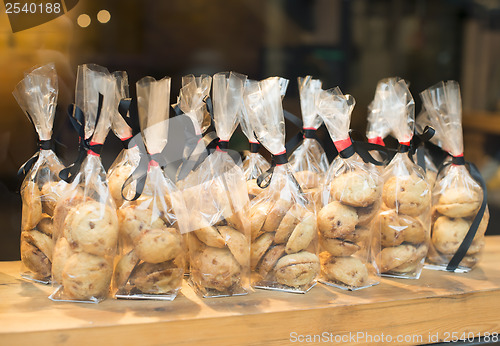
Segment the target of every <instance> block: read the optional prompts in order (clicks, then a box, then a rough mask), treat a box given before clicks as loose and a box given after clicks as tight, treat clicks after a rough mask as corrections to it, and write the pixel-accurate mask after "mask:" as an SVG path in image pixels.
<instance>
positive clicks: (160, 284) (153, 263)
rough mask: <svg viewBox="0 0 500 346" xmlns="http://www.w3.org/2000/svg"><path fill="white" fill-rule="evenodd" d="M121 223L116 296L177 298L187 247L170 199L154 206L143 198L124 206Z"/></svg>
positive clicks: (150, 199) (120, 213)
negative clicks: (174, 296) (164, 296)
mask: <svg viewBox="0 0 500 346" xmlns="http://www.w3.org/2000/svg"><path fill="white" fill-rule="evenodd" d="M163 202H165V203H163ZM118 219H119V243H120V247H121V257H119V260H118V262H117V265H116V268H115V273H114V280H113V288H114V289H113V290H114V291H115V292H116V295H125V296H127V295H141V294H146V295H165V294H174V295H175V293H176V292H177V291H178V290H179V289H180V288H181V283H182V277H183V275H184V256H185V245H184V237H183V236H182V235H181V233H180V231H179V228H178V225H177V222H176V221H177V219H176V217H175V214H174V213H173V211H172V206H171V203H169V199H168V198H166V199H165V200H164V201H162V202H161V203H159V202H158V203H156V204H155V202H154V199H153V198H151V197H148V196H144V195H143V196H141V197H140V198H139V199H138V200H137V201H134V202H129V203H126V204H124V205H123V206H122V207H121V208H120V209H119V210H118Z"/></svg>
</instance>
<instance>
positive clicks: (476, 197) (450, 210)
mask: <svg viewBox="0 0 500 346" xmlns="http://www.w3.org/2000/svg"><path fill="white" fill-rule="evenodd" d="M474 185H475V186H474ZM437 189H439V187H437ZM433 199H434V201H435V203H434V206H433V213H432V237H431V245H432V246H431V249H430V250H429V255H428V261H429V262H430V263H432V264H438V265H443V266H446V265H447V263H448V262H449V261H450V260H451V258H452V257H453V255H454V254H455V253H456V252H457V250H458V248H459V247H460V244H462V241H463V240H464V238H465V236H466V235H467V233H468V232H469V229H470V226H471V224H472V221H473V220H474V218H475V217H476V214H477V212H478V210H479V208H480V207H481V202H482V191H481V189H480V187H479V185H477V184H475V183H474V184H472V185H469V187H465V186H460V187H449V188H445V189H443V191H436V193H435V195H434V196H433ZM489 217H490V215H489V211H488V208H486V212H485V213H484V215H483V218H482V219H481V223H480V224H479V227H478V229H477V231H476V234H475V236H474V240H473V241H472V244H471V246H470V247H469V249H468V250H467V253H466V255H465V256H464V258H463V259H462V261H461V262H460V265H461V266H463V267H467V268H472V267H474V266H475V265H476V264H477V262H478V261H479V257H480V255H481V252H482V249H483V247H484V233H485V232H486V228H487V226H488V220H489Z"/></svg>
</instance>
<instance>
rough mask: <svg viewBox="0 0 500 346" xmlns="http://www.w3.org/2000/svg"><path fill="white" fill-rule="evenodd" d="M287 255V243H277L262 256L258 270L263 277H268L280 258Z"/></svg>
mask: <svg viewBox="0 0 500 346" xmlns="http://www.w3.org/2000/svg"><path fill="white" fill-rule="evenodd" d="M283 255H285V245H276V246H273V247H271V248H270V249H269V250H268V251H267V252H266V254H265V255H264V256H263V257H262V260H261V261H260V263H259V266H258V272H259V274H260V275H261V276H262V277H263V278H266V277H267V275H268V274H269V273H270V272H271V271H272V270H273V267H274V265H275V264H276V262H278V260H279V259H280V258H281V257H282V256H283Z"/></svg>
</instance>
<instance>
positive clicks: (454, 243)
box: [420, 81, 489, 272]
mask: <svg viewBox="0 0 500 346" xmlns="http://www.w3.org/2000/svg"><path fill="white" fill-rule="evenodd" d="M420 96H421V98H422V101H423V103H424V106H425V109H426V117H425V119H426V120H427V122H428V123H427V124H426V125H430V126H432V127H433V128H434V129H435V130H436V134H435V136H434V137H433V138H432V139H431V141H434V143H436V144H437V145H439V146H441V148H442V149H443V150H445V151H446V152H448V154H449V155H450V156H451V157H452V161H451V162H448V163H447V164H444V165H443V166H442V168H441V170H440V172H439V175H438V177H437V180H436V183H435V184H434V188H433V191H432V231H431V243H430V249H429V253H428V256H427V261H428V263H429V264H432V265H431V266H429V267H430V268H434V269H441V270H447V267H448V265H449V264H450V261H451V260H452V258H453V257H454V256H455V255H456V254H457V253H458V252H459V248H460V247H461V244H462V243H463V242H464V239H465V238H466V236H467V235H468V234H469V233H470V231H471V229H472V228H473V227H472V224H473V222H474V220H475V219H477V221H476V222H477V224H478V226H477V229H476V232H475V234H471V235H472V236H473V238H472V242H471V243H470V246H469V247H468V248H464V249H463V251H464V252H465V253H464V255H463V258H462V260H461V261H460V262H458V263H459V266H458V268H451V269H452V270H456V271H462V272H463V271H469V270H470V269H472V268H473V267H474V266H476V265H477V263H478V262H479V260H480V258H481V254H482V252H483V248H484V233H485V232H486V228H487V226H488V221H489V212H488V208H487V206H485V210H484V214H483V213H482V212H481V211H480V209H481V205H482V203H483V198H484V197H483V188H482V187H481V184H480V182H479V181H477V179H478V178H479V179H481V180H482V178H481V177H476V178H474V177H473V174H474V169H475V168H473V167H470V165H466V162H465V160H464V158H463V137H462V105H461V98H460V87H459V85H458V83H457V82H455V81H447V82H440V83H438V84H436V85H434V86H432V87H430V88H429V89H426V90H425V91H423V92H422V93H421V94H420ZM468 166H469V169H468ZM475 174H478V172H477V170H476V171H475ZM449 269H450V268H448V270H449Z"/></svg>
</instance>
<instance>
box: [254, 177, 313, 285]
mask: <svg viewBox="0 0 500 346" xmlns="http://www.w3.org/2000/svg"><path fill="white" fill-rule="evenodd" d="M274 174H278V175H279V174H280V173H279V172H278V173H277V172H275V173H274ZM277 178H278V177H273V179H277ZM272 184H273V182H272ZM285 186H286V185H285ZM270 188H271V189H272V188H273V187H272V186H270ZM286 190H287V189H286V188H285V189H284V190H282V192H283V191H285V192H286ZM289 194H290V193H288V195H289ZM266 195H267V193H266ZM284 195H287V193H283V194H282V195H278V198H276V199H274V198H264V197H265V196H261V197H262V199H261V201H259V202H258V203H255V204H253V205H252V207H251V209H250V219H251V234H252V236H251V238H252V246H251V254H250V265H251V268H252V270H253V271H254V273H255V274H256V278H254V281H255V282H256V283H255V286H257V287H267V288H281V289H286V290H288V289H292V290H299V291H305V290H307V289H309V288H310V287H311V285H312V284H313V283H314V282H315V280H316V277H317V275H318V274H319V258H318V256H317V254H316V253H317V226H316V215H315V213H314V211H312V210H310V209H311V207H309V208H308V207H307V205H306V203H305V201H304V200H303V199H302V200H292V199H284V198H283V197H284ZM268 197H269V196H268Z"/></svg>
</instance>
